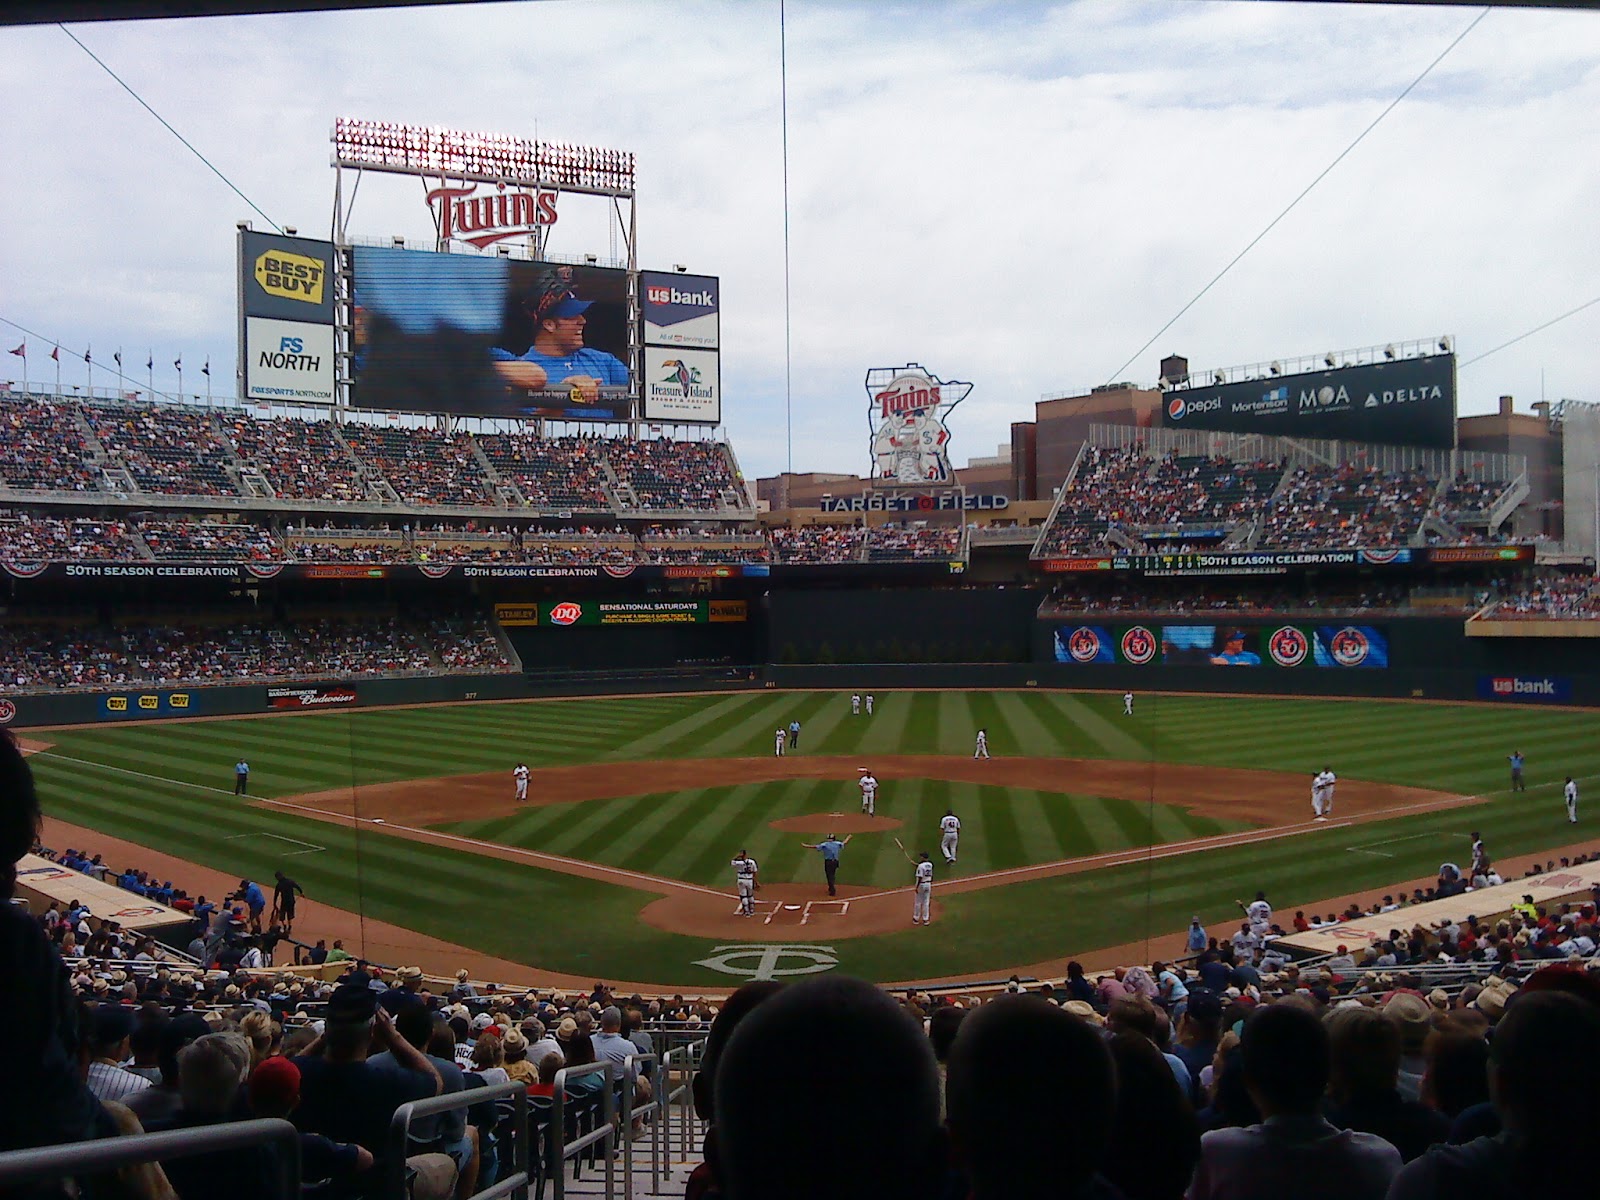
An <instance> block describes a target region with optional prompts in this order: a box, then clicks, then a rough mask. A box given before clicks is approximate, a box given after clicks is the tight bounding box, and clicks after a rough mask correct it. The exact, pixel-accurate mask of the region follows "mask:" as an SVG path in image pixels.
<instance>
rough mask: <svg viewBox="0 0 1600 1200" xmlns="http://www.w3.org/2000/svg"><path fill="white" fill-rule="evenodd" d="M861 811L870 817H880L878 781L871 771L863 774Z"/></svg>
mask: <svg viewBox="0 0 1600 1200" xmlns="http://www.w3.org/2000/svg"><path fill="white" fill-rule="evenodd" d="M861 811H862V812H864V813H866V814H867V816H869V817H875V816H877V815H878V781H877V779H876V778H875V777H874V776H873V774H872V772H871V771H863V772H861Z"/></svg>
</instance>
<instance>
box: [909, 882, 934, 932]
mask: <svg viewBox="0 0 1600 1200" xmlns="http://www.w3.org/2000/svg"><path fill="white" fill-rule="evenodd" d="M932 909H933V885H932V884H931V883H919V884H917V890H916V896H915V897H914V898H913V900H912V901H911V920H912V921H913V922H920V923H921V924H923V925H927V924H928V923H929V922H930V921H931V920H932V918H931V917H930V916H929V913H930V912H931V911H932Z"/></svg>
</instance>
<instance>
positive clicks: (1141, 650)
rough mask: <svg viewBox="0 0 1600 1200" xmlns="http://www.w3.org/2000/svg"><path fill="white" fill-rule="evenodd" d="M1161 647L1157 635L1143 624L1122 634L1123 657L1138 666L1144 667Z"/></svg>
mask: <svg viewBox="0 0 1600 1200" xmlns="http://www.w3.org/2000/svg"><path fill="white" fill-rule="evenodd" d="M1160 647H1161V643H1160V642H1158V641H1157V640H1156V635H1155V634H1154V633H1152V632H1150V630H1148V629H1146V628H1145V627H1144V626H1143V625H1135V626H1134V627H1133V628H1131V629H1129V630H1127V631H1126V632H1125V633H1123V635H1122V657H1123V658H1125V659H1126V660H1127V661H1128V662H1130V663H1132V664H1133V665H1134V666H1136V667H1142V666H1144V665H1145V663H1147V662H1149V661H1150V660H1151V659H1152V658H1154V657H1155V656H1156V651H1157V650H1158V649H1160Z"/></svg>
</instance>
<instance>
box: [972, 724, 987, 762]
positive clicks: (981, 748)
mask: <svg viewBox="0 0 1600 1200" xmlns="http://www.w3.org/2000/svg"><path fill="white" fill-rule="evenodd" d="M972 757H973V758H988V757H989V731H988V730H987V729H980V730H978V744H977V745H976V746H974V747H973V748H972Z"/></svg>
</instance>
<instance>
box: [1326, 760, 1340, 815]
mask: <svg viewBox="0 0 1600 1200" xmlns="http://www.w3.org/2000/svg"><path fill="white" fill-rule="evenodd" d="M1338 782H1339V777H1338V776H1337V775H1335V774H1334V773H1333V772H1332V771H1331V770H1329V769H1328V768H1327V767H1323V768H1322V815H1323V816H1325V817H1331V816H1333V785H1334V784H1336V783H1338Z"/></svg>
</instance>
